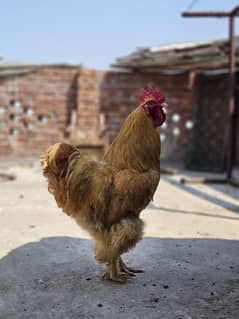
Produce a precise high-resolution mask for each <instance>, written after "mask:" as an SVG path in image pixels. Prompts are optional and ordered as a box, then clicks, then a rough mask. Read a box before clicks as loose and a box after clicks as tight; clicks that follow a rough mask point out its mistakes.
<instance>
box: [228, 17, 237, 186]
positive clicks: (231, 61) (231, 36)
mask: <svg viewBox="0 0 239 319" xmlns="http://www.w3.org/2000/svg"><path fill="white" fill-rule="evenodd" d="M234 18H235V17H234V16H233V15H231V16H230V17H229V42H230V53H229V105H228V106H229V110H228V112H229V114H228V116H229V119H228V145H227V161H226V170H227V180H228V181H229V180H230V179H231V176H232V166H233V125H234V114H235V71H236V47H235V37H234V29H235V19H234Z"/></svg>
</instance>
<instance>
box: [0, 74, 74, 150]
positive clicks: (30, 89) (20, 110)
mask: <svg viewBox="0 0 239 319" xmlns="http://www.w3.org/2000/svg"><path fill="white" fill-rule="evenodd" d="M78 72H79V70H78V69H74V68H43V69H38V70H36V71H34V72H31V73H29V74H27V75H21V76H20V75H15V76H11V77H6V78H2V79H1V80H0V155H1V156H6V155H14V156H38V155H39V154H40V153H41V152H42V150H44V149H45V148H46V147H47V146H48V145H49V144H52V143H55V142H56V141H58V139H59V136H61V137H63V136H64V135H65V129H66V127H67V125H68V124H69V120H70V110H71V109H74V108H76V94H77V75H78Z"/></svg>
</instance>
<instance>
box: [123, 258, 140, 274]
mask: <svg viewBox="0 0 239 319" xmlns="http://www.w3.org/2000/svg"><path fill="white" fill-rule="evenodd" d="M119 265H120V269H121V271H123V272H124V273H126V274H128V275H130V276H135V274H136V273H143V272H144V270H143V269H135V268H131V267H128V266H126V264H125V263H124V262H123V260H122V259H121V258H120V260H119Z"/></svg>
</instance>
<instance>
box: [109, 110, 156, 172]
mask: <svg viewBox="0 0 239 319" xmlns="http://www.w3.org/2000/svg"><path fill="white" fill-rule="evenodd" d="M142 106H143V105H140V106H139V107H138V108H137V109H136V110H135V111H133V112H132V113H131V114H130V115H129V116H128V117H127V119H126V120H125V122H124V124H123V126H122V128H121V130H120V132H119V134H118V136H117V137H116V139H115V140H114V141H113V143H112V144H111V145H110V147H109V148H108V150H107V151H106V153H105V155H104V160H105V161H106V162H107V163H109V164H110V165H111V166H113V167H114V168H116V169H117V170H121V169H135V170H137V171H140V172H142V171H146V170H148V169H150V168H152V169H156V170H160V138H159V134H158V132H157V130H156V128H155V127H154V125H153V122H152V120H151V119H150V118H149V117H148V116H147V115H146V113H145V111H144V109H143V107H142Z"/></svg>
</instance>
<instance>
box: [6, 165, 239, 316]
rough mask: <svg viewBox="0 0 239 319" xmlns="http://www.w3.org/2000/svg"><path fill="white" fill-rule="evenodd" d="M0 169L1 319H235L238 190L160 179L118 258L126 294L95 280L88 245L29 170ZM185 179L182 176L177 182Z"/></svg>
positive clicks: (98, 268) (238, 306)
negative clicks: (5, 176) (141, 227)
mask: <svg viewBox="0 0 239 319" xmlns="http://www.w3.org/2000/svg"><path fill="white" fill-rule="evenodd" d="M7 166H8V165H7V164H4V163H3V164H1V165H0V170H1V172H11V173H14V174H15V175H16V177H17V178H16V180H15V181H2V182H0V225H1V231H0V318H1V319H15V318H17V319H18V318H19V319H25V318H26V319H27V318H29V319H33V318H34V319H35V318H36V319H48V318H49V319H50V318H52V319H76V318H87V319H88V318H107V319H108V318H109V319H111V318H112V319H114V318H116V319H117V318H126V319H128V318H130V319H136V318H137V319H138V318H145V319H151V318H154V319H171V318H172V319H180V318H181V319H190V318H200V319H203V318H209V319H211V318H217V319H219V318H221V319H222V318H225V319H234V318H235V319H238V318H239V201H238V199H239V189H237V188H233V187H231V186H225V185H217V186H215V185H207V186H206V185H191V184H187V185H181V184H179V182H178V180H179V176H169V175H164V176H163V177H162V180H161V183H160V186H159V188H158V190H157V193H156V195H155V199H154V202H152V203H151V204H150V205H149V207H148V208H147V209H146V210H145V211H144V212H143V214H142V218H143V219H144V221H145V223H146V229H145V238H144V240H143V241H142V242H141V243H140V244H139V245H138V246H137V247H136V249H135V250H134V251H132V252H130V253H129V254H127V255H126V256H125V261H126V262H127V263H128V264H129V265H135V266H139V267H143V268H144V269H145V273H144V274H138V275H137V276H136V277H135V278H132V279H130V280H129V281H128V282H127V283H126V284H117V283H112V282H107V281H104V280H102V279H101V274H102V272H103V270H104V267H103V266H102V265H98V264H97V263H96V262H95V260H94V254H93V243H92V241H91V240H90V238H89V237H88V235H87V233H85V232H83V231H82V230H81V229H80V228H79V227H78V226H77V225H76V224H75V223H74V221H73V220H71V219H70V218H69V217H68V216H66V215H64V214H63V213H62V212H61V211H60V210H59V209H58V208H57V206H56V204H55V203H54V201H53V198H52V197H51V195H50V194H48V192H47V187H46V183H45V181H44V180H43V178H42V177H41V175H40V169H39V167H38V166H37V165H33V167H28V166H25V167H19V166H18V165H15V166H14V165H13V166H12V167H11V169H10V170H8V169H7ZM184 173H185V174H187V172H184Z"/></svg>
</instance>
